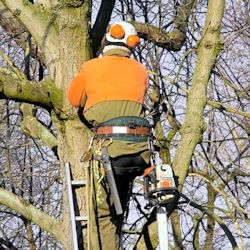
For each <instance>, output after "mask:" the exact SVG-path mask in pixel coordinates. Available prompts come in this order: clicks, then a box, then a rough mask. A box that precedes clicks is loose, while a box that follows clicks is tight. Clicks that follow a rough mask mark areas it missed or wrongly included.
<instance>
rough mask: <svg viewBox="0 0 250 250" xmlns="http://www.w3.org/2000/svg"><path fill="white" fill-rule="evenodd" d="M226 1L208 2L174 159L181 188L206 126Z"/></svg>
mask: <svg viewBox="0 0 250 250" xmlns="http://www.w3.org/2000/svg"><path fill="white" fill-rule="evenodd" d="M224 5H225V2H224V1H217V0H211V1H209V2H208V11H207V17H206V23H205V27H204V30H203V35H202V39H201V42H200V44H199V46H198V49H197V55H198V58H197V61H196V66H195V70H194V74H193V78H192V83H191V89H190V92H189V96H188V101H187V109H186V117H185V122H184V124H183V125H182V128H181V130H180V132H181V135H182V139H181V141H180V143H179V145H178V148H177V152H176V155H175V158H174V161H173V169H174V171H175V174H176V175H177V176H178V177H179V179H178V181H179V184H180V185H179V191H180V192H181V190H182V186H183V184H184V180H185V178H186V175H187V171H188V168H189V165H190V161H191V158H192V155H193V152H194V149H195V147H196V145H197V143H198V142H199V141H200V140H201V138H202V134H203V132H204V130H205V128H206V124H205V123H204V120H203V113H204V107H205V105H206V102H207V98H206V95H207V84H208V81H209V79H210V75H211V71H212V68H213V67H214V64H215V61H216V57H217V55H218V54H219V52H220V50H221V46H220V26H221V20H222V16H223V12H224Z"/></svg>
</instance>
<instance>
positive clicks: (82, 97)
mask: <svg viewBox="0 0 250 250" xmlns="http://www.w3.org/2000/svg"><path fill="white" fill-rule="evenodd" d="M67 97H68V100H69V102H70V104H71V105H73V106H75V107H83V106H84V104H85V102H86V94H85V84H84V73H83V71H82V70H81V71H80V72H79V73H78V74H77V75H76V76H75V78H74V79H73V81H72V82H71V83H70V86H69V88H68V91H67Z"/></svg>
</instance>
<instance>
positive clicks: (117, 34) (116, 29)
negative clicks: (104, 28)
mask: <svg viewBox="0 0 250 250" xmlns="http://www.w3.org/2000/svg"><path fill="white" fill-rule="evenodd" d="M109 34H110V35H111V36H112V37H113V38H116V39H122V38H124V36H125V31H124V29H123V28H122V26H121V25H119V24H115V25H112V26H111V27H110V29H109Z"/></svg>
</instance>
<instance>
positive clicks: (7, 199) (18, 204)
mask: <svg viewBox="0 0 250 250" xmlns="http://www.w3.org/2000/svg"><path fill="white" fill-rule="evenodd" d="M0 203H1V204H3V205H5V206H7V207H9V208H10V209H13V210H15V211H17V212H18V213H19V214H21V215H22V216H24V217H25V218H27V219H28V220H31V221H32V222H34V223H35V224H36V225H38V226H39V227H41V228H43V229H44V230H46V231H48V232H50V233H52V234H53V235H54V236H55V237H56V238H57V239H60V238H61V237H60V233H61V231H60V230H59V228H60V227H62V222H61V221H60V220H57V219H55V218H53V217H51V216H49V215H48V214H45V213H44V212H42V211H41V210H39V209H37V208H36V207H35V206H33V205H31V204H29V203H27V202H26V201H25V200H24V199H22V198H21V197H19V196H17V195H15V194H13V193H12V192H9V191H7V190H5V189H3V188H0Z"/></svg>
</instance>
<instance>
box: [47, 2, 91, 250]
mask: <svg viewBox="0 0 250 250" xmlns="http://www.w3.org/2000/svg"><path fill="white" fill-rule="evenodd" d="M58 14H59V15H58V25H59V41H60V44H59V46H58V48H59V58H58V61H55V63H53V64H50V65H49V66H50V67H49V70H50V74H51V77H52V79H53V80H54V81H55V85H56V86H57V87H58V88H59V89H61V90H62V91H63V105H62V110H60V111H58V110H54V111H53V113H52V120H53V124H54V126H55V127H56V128H57V137H58V155H59V159H60V164H61V177H62V180H63V184H64V186H63V229H61V234H62V235H61V237H60V239H59V240H60V242H61V243H62V245H63V247H64V249H73V245H72V236H71V235H72V231H71V224H70V213H69V212H70V211H69V203H68V196H67V195H68V194H67V188H66V180H65V174H64V171H65V167H64V166H65V162H69V163H70V166H71V172H72V178H73V179H75V180H84V179H85V174H84V173H85V171H84V167H83V164H82V163H81V162H80V158H81V156H82V154H83V152H84V151H85V150H86V146H87V143H88V141H89V130H88V129H87V127H86V126H85V125H84V124H83V123H82V122H81V121H80V119H79V117H78V114H77V110H76V109H75V108H72V107H71V106H69V103H68V101H67V97H66V91H67V88H68V85H69V83H70V81H71V80H72V79H73V77H74V75H75V74H76V73H77V72H78V71H79V69H80V66H81V64H82V63H83V61H85V60H87V59H89V58H90V43H89V36H88V34H89V30H88V29H89V26H88V21H89V20H88V16H89V3H88V1H85V3H84V4H83V6H82V7H81V8H66V7H65V8H64V9H62V10H60V13H58ZM77 200H78V201H77V203H78V209H79V212H80V215H81V216H86V206H87V204H86V197H85V190H84V187H83V188H79V189H78V190H77ZM83 234H84V235H86V232H83ZM85 243H86V242H85ZM85 243H84V244H85ZM79 247H81V248H82V246H81V244H80V245H79Z"/></svg>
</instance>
